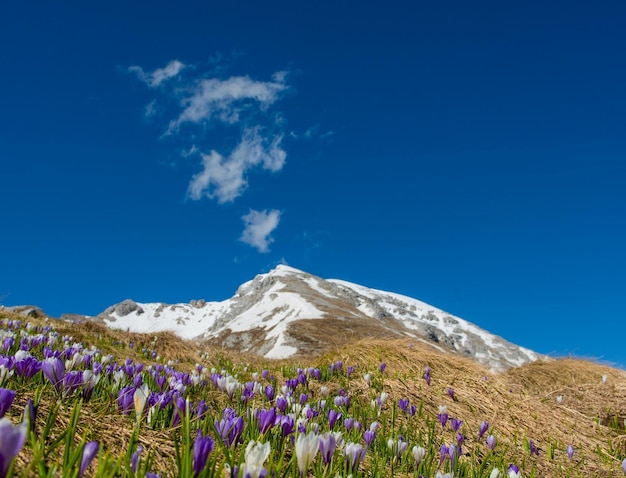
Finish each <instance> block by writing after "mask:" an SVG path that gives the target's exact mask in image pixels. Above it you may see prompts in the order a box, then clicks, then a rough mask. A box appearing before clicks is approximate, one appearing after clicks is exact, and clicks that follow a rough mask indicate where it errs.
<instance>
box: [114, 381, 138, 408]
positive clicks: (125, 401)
mask: <svg viewBox="0 0 626 478" xmlns="http://www.w3.org/2000/svg"><path fill="white" fill-rule="evenodd" d="M134 393H135V389H134V388H133V387H130V386H128V387H124V388H122V389H121V390H120V391H119V392H117V406H118V408H119V410H120V412H122V413H123V414H124V415H130V412H132V411H133V407H134V403H133V395H134Z"/></svg>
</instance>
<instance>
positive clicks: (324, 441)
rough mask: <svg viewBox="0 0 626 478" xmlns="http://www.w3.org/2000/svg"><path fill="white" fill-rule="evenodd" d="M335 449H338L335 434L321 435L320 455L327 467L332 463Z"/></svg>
mask: <svg viewBox="0 0 626 478" xmlns="http://www.w3.org/2000/svg"><path fill="white" fill-rule="evenodd" d="M335 448H337V437H336V436H335V434H334V433H332V432H328V433H324V434H323V435H320V454H321V455H322V460H323V461H324V464H325V465H328V464H329V463H330V462H331V461H332V459H333V455H334V454H335Z"/></svg>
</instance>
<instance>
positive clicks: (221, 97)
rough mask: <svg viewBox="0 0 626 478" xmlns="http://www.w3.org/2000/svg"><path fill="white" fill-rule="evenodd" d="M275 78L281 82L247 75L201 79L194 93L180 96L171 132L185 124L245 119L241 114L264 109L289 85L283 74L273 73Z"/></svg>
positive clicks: (170, 128)
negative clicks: (252, 77) (179, 111)
mask: <svg viewBox="0 0 626 478" xmlns="http://www.w3.org/2000/svg"><path fill="white" fill-rule="evenodd" d="M274 78H275V79H279V80H280V81H268V82H263V81H256V80H252V79H251V78H249V77H247V76H234V77H231V78H228V79H226V80H220V79H216V78H211V79H205V80H201V81H200V82H199V83H198V84H197V85H196V86H195V87H194V88H193V90H192V92H191V95H185V96H184V97H183V98H182V99H181V102H180V104H181V106H182V108H183V111H182V112H181V113H180V115H179V116H178V118H176V119H175V120H173V121H172V122H171V123H170V126H169V129H168V131H169V132H170V133H171V132H172V131H175V130H177V129H178V128H179V127H180V126H181V125H182V124H183V123H199V122H202V121H210V120H217V121H220V122H222V123H228V124H235V123H239V122H240V121H243V120H244V119H245V118H243V117H242V113H243V112H244V111H245V110H251V109H260V110H262V111H263V110H265V109H266V108H267V107H268V106H269V105H271V104H272V103H274V102H275V101H276V100H277V99H278V95H279V93H280V92H281V91H284V90H285V89H286V88H287V86H286V85H285V83H284V80H285V76H284V75H282V74H280V75H278V74H274Z"/></svg>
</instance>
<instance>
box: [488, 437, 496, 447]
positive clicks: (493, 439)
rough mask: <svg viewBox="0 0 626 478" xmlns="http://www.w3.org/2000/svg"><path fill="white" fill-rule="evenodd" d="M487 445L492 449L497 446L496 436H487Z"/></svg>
mask: <svg viewBox="0 0 626 478" xmlns="http://www.w3.org/2000/svg"><path fill="white" fill-rule="evenodd" d="M487 446H488V447H489V449H490V450H493V449H494V448H495V447H496V437H494V436H493V435H489V436H487Z"/></svg>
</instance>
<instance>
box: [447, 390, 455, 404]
mask: <svg viewBox="0 0 626 478" xmlns="http://www.w3.org/2000/svg"><path fill="white" fill-rule="evenodd" d="M448 395H449V396H450V398H451V399H452V400H453V401H456V398H455V397H454V390H453V389H452V388H448Z"/></svg>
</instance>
